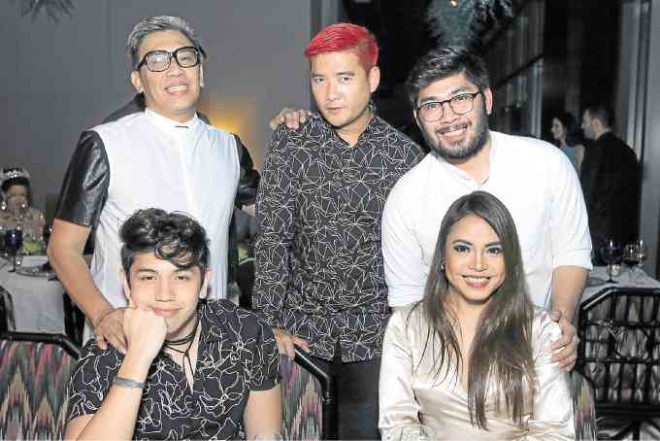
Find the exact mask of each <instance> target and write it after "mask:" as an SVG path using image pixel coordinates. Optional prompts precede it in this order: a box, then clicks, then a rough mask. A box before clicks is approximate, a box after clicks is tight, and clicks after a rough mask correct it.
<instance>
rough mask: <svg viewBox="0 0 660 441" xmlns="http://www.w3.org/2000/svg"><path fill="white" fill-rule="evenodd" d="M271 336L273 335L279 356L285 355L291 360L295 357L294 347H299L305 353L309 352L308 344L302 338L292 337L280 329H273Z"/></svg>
mask: <svg viewBox="0 0 660 441" xmlns="http://www.w3.org/2000/svg"><path fill="white" fill-rule="evenodd" d="M273 334H275V341H276V342H277V349H278V351H280V354H283V355H286V356H287V357H289V358H290V359H291V360H293V359H294V358H295V356H296V351H295V348H294V345H297V346H300V347H301V348H302V349H303V351H305V352H310V349H309V343H307V340H305V339H304V338H301V337H298V336H297V335H293V334H291V333H290V332H289V331H287V330H285V329H281V328H273Z"/></svg>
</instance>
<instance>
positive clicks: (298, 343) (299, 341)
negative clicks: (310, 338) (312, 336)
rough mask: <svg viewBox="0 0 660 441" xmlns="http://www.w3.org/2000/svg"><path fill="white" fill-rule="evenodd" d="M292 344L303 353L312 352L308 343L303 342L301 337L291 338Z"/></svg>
mask: <svg viewBox="0 0 660 441" xmlns="http://www.w3.org/2000/svg"><path fill="white" fill-rule="evenodd" d="M293 343H295V345H296V346H299V347H300V348H301V349H302V350H303V351H305V352H312V350H311V349H310V347H309V343H307V340H305V339H304V338H302V337H298V336H295V337H293ZM294 355H295V352H294Z"/></svg>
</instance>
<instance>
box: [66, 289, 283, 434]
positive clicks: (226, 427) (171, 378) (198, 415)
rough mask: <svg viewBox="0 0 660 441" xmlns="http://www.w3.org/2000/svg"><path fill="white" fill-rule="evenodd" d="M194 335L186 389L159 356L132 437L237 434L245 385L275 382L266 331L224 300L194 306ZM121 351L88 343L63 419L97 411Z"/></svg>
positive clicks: (275, 358) (264, 386) (180, 374)
mask: <svg viewBox="0 0 660 441" xmlns="http://www.w3.org/2000/svg"><path fill="white" fill-rule="evenodd" d="M201 326H202V331H201V338H200V342H199V348H198V355H197V365H196V366H197V369H196V370H195V374H194V379H193V380H194V382H193V390H192V391H191V390H190V387H189V386H188V383H187V381H186V377H185V374H184V371H183V369H182V368H181V366H179V365H178V364H176V363H175V362H174V361H173V360H172V359H171V358H170V356H169V355H168V354H165V353H162V352H161V353H160V354H159V355H158V356H157V357H156V359H155V360H154V362H153V363H152V365H151V369H150V371H149V375H148V376H147V380H146V387H145V389H144V392H143V394H142V402H141V403H140V410H139V413H138V418H137V422H136V425H135V432H134V433H133V438H134V439H244V438H245V432H244V428H243V412H244V410H245V406H246V404H247V400H248V397H249V394H250V391H251V390H268V389H271V388H273V387H274V386H275V385H276V384H277V375H278V373H277V372H278V363H279V355H278V353H277V346H276V345H275V339H274V337H273V332H272V330H271V329H270V328H269V327H268V325H266V324H265V323H263V321H261V320H260V319H258V318H257V316H256V315H255V314H254V313H252V312H250V311H246V310H244V309H240V308H238V307H236V306H234V304H232V303H231V302H229V301H227V300H217V301H215V300H211V301H208V303H206V304H205V305H202V306H201ZM122 360H123V356H122V355H121V354H120V353H119V352H118V351H116V350H115V349H113V348H110V349H108V350H105V351H103V350H101V349H99V348H98V346H97V345H96V341H94V340H90V341H89V342H87V344H86V345H85V348H84V349H83V355H82V357H81V358H80V360H79V361H78V364H77V365H76V368H75V371H74V373H73V376H72V377H71V382H70V383H69V389H68V397H69V398H68V410H67V421H70V420H72V419H73V418H75V417H78V416H81V415H89V414H93V413H96V412H97V411H98V410H99V408H100V407H101V404H102V403H103V400H104V398H105V396H106V395H107V393H108V392H109V390H110V387H111V385H112V381H113V379H114V378H115V376H116V375H117V372H118V371H119V367H120V366H121V363H122Z"/></svg>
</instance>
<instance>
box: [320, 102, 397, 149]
mask: <svg viewBox="0 0 660 441" xmlns="http://www.w3.org/2000/svg"><path fill="white" fill-rule="evenodd" d="M312 118H313V119H318V121H319V122H320V123H321V124H322V127H323V128H324V130H325V131H326V132H327V133H328V134H330V135H331V136H333V137H334V138H336V139H338V140H340V141H341V142H342V143H344V144H346V145H348V143H347V142H346V141H345V140H344V139H343V138H342V137H341V136H339V134H338V133H337V131H336V130H335V128H334V127H332V126H331V125H330V123H329V122H328V121H326V120H325V118H323V116H322V115H321V114H320V113H314V114H313V115H312ZM384 124H385V121H383V120H382V119H381V118H380V117H379V116H378V115H376V113H375V112H374V111H373V110H372V118H371V120H370V121H369V123H368V124H367V126H366V127H365V128H364V130H363V131H362V133H360V134H359V135H358V139H357V143H356V144H355V146H354V147H357V146H358V145H359V144H360V142H361V141H362V139H363V138H364V137H365V136H367V137H368V136H371V135H373V134H374V133H379V132H380V131H382V126H383V125H384Z"/></svg>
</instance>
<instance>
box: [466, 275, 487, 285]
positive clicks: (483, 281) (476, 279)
mask: <svg viewBox="0 0 660 441" xmlns="http://www.w3.org/2000/svg"><path fill="white" fill-rule="evenodd" d="M490 279H491V278H490V277H489V276H463V280H464V281H465V283H466V284H467V285H468V286H470V287H472V288H483V287H485V286H486V285H488V282H490Z"/></svg>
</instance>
